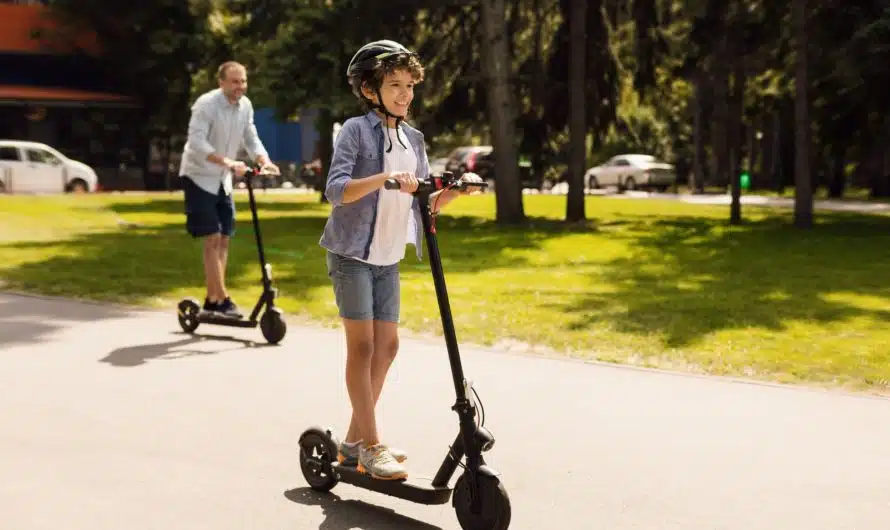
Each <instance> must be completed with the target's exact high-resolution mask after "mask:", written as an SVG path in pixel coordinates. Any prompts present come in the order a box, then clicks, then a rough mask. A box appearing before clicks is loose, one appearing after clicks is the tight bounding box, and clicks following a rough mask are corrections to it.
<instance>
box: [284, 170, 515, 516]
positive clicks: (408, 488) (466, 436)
mask: <svg viewBox="0 0 890 530" xmlns="http://www.w3.org/2000/svg"><path fill="white" fill-rule="evenodd" d="M469 186H475V187H484V186H485V184H484V183H475V182H473V183H464V182H463V181H461V180H458V179H455V178H454V175H453V174H452V173H451V172H445V173H442V174H441V175H434V176H432V177H431V178H430V179H429V180H425V181H421V182H420V185H419V186H418V189H417V190H416V191H415V192H414V195H415V196H417V197H418V199H419V200H420V204H421V208H420V213H421V219H422V221H423V230H424V235H425V239H426V247H427V249H428V251H429V259H430V268H431V270H432V275H433V282H434V284H435V287H436V298H437V299H438V303H439V314H440V315H441V318H442V327H443V331H444V335H445V344H446V347H447V350H448V360H449V361H450V365H451V375H452V377H453V379H454V390H455V392H456V394H457V400H456V402H455V404H454V406H453V407H452V410H454V411H455V412H456V413H457V416H458V419H459V424H460V432H459V433H458V435H457V437H456V438H455V440H454V443H453V444H452V445H451V447H450V448H449V451H448V453H447V454H446V455H445V460H444V461H443V462H442V464H441V466H440V467H439V470H438V472H437V473H436V476H435V477H434V478H433V480H432V481H431V483H429V484H418V483H413V482H411V481H409V480H398V481H392V480H380V479H375V478H373V477H371V476H370V475H368V474H364V473H359V472H358V470H357V468H356V467H355V466H344V465H340V464H339V463H338V462H337V450H338V449H337V448H338V446H339V441H338V440H337V439H336V437H335V436H334V435H333V434H332V432H331V429H325V428H322V427H311V428H309V429H307V430H306V431H304V432H303V433H302V435H301V436H300V441H299V446H300V469H301V470H302V472H303V477H304V478H305V479H306V482H307V483H308V484H309V486H310V487H312V489H314V490H316V491H320V492H328V491H330V490H331V489H332V488H333V487H334V486H336V485H337V483H338V482H345V483H347V484H352V485H353V486H357V487H359V488H364V489H367V490H371V491H375V492H378V493H382V494H385V495H390V496H392V497H397V498H400V499H405V500H408V501H411V502H414V503H419V504H426V505H441V504H446V503H447V502H448V501H449V499H450V500H451V504H452V506H453V507H454V510H455V512H456V514H457V519H458V522H459V523H460V526H461V528H463V529H464V530H506V529H507V528H508V527H509V526H510V517H511V509H510V498H509V496H508V495H507V491H506V489H504V486H503V484H501V481H500V479H499V478H498V473H497V472H496V471H495V470H494V469H492V468H491V467H489V466H488V465H487V464H486V463H485V460H484V459H483V457H482V453H484V452H487V451H489V450H490V449H491V448H492V446H493V445H494V441H495V440H494V436H492V434H491V432H489V431H488V429H486V428H485V427H484V424H485V408H484V407H482V405H481V402H480V403H479V407H480V409H481V414H480V415H479V420H478V422H477V420H476V418H477V411H476V403H475V401H478V399H479V395H478V394H477V393H476V391H475V389H473V386H472V384H471V383H469V382H468V381H467V380H466V379H465V377H464V371H463V367H462V365H461V357H460V352H459V351H458V344H457V335H456V333H455V329H454V321H453V320H452V315H451V306H450V304H449V301H448V293H447V290H446V288H445V273H444V271H443V270H442V259H441V257H440V255H439V246H438V243H437V240H436V228H435V223H434V221H433V217H432V214H431V212H430V195H431V194H432V193H434V192H436V191H439V190H442V189H457V190H463V189H466V188H467V187H469ZM385 187H386V189H399V183H398V182H397V181H395V180H392V179H391V180H389V181H387V182H386V184H385ZM471 394H472V395H473V396H475V400H473V401H471ZM464 457H466V461H465V463H463V462H461V460H462V459H464ZM458 466H460V467H462V468H463V473H462V474H461V476H460V477H458V479H457V481H456V483H455V485H454V488H450V487H449V485H448V483H449V481H450V479H451V477H452V476H453V475H454V472H455V471H456V470H457V468H458Z"/></svg>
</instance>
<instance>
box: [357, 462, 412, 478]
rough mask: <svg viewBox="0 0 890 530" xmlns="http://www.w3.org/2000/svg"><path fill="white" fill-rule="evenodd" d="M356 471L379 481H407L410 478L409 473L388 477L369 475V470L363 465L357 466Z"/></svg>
mask: <svg viewBox="0 0 890 530" xmlns="http://www.w3.org/2000/svg"><path fill="white" fill-rule="evenodd" d="M355 470H356V471H358V472H359V473H361V474H363V475H371V478H374V479H377V480H407V478H408V473H396V474H395V475H389V476H387V477H384V476H382V475H378V474H376V473H369V472H368V470H367V469H365V466H363V465H361V463H359V464H358V465H357V466H356V468H355Z"/></svg>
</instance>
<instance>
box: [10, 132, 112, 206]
mask: <svg viewBox="0 0 890 530" xmlns="http://www.w3.org/2000/svg"><path fill="white" fill-rule="evenodd" d="M98 186H99V177H98V176H97V175H96V172H95V171H94V170H93V168H91V167H90V166H88V165H86V164H84V163H83V162H78V161H77V160H71V159H70V158H68V157H67V156H65V155H63V154H62V153H60V152H58V151H57V150H55V149H53V148H52V147H50V146H48V145H46V144H42V143H38V142H27V141H23V140H0V192H5V193H66V192H71V193H88V192H94V191H96V190H97V189H98Z"/></svg>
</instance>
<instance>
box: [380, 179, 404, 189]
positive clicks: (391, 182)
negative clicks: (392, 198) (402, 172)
mask: <svg viewBox="0 0 890 530" xmlns="http://www.w3.org/2000/svg"><path fill="white" fill-rule="evenodd" d="M383 187H384V188H386V189H388V190H398V189H401V188H402V184H401V183H400V182H399V181H398V180H396V179H386V182H384V183H383Z"/></svg>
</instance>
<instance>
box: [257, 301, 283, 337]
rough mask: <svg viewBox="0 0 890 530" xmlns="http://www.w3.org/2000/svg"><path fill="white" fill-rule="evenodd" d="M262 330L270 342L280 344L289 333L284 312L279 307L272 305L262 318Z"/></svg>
mask: <svg viewBox="0 0 890 530" xmlns="http://www.w3.org/2000/svg"><path fill="white" fill-rule="evenodd" d="M260 331H262V332H263V337H264V338H265V339H266V341H267V342H268V343H269V344H278V343H279V342H281V339H283V338H284V335H285V334H287V322H285V321H284V312H283V311H282V310H281V309H279V308H277V307H270V308H269V309H267V310H266V311H265V312H264V313H263V316H262V317H261V318H260Z"/></svg>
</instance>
